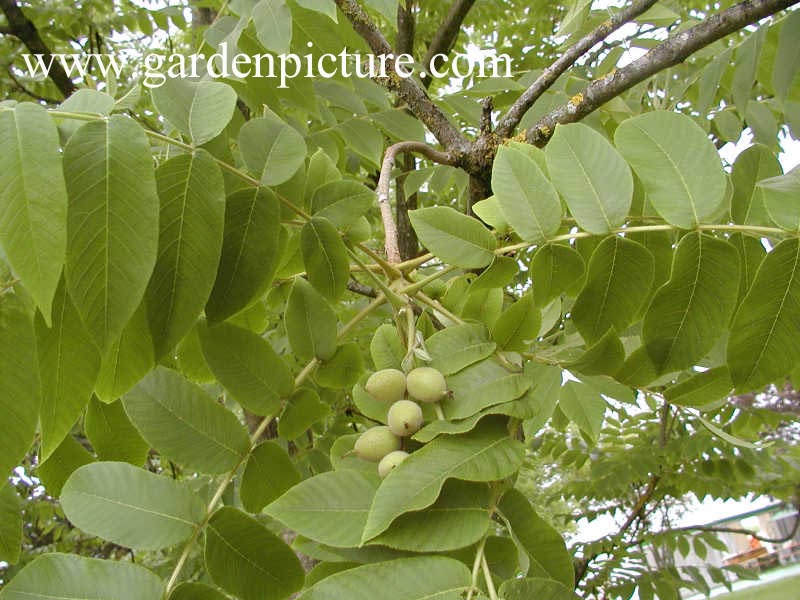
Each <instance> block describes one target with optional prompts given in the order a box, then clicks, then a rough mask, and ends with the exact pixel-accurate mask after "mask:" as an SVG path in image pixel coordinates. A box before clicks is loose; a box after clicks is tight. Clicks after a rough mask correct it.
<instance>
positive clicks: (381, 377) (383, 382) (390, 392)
mask: <svg viewBox="0 0 800 600" xmlns="http://www.w3.org/2000/svg"><path fill="white" fill-rule="evenodd" d="M364 388H365V389H366V390H367V393H368V394H369V395H370V396H372V397H373V398H375V400H382V401H383V402H394V401H395V400H400V398H402V397H403V396H405V395H406V376H405V374H404V373H403V372H402V371H398V370H397V369H382V370H380V371H376V372H375V373H373V374H372V375H370V378H369V379H367V384H366V385H365V386H364Z"/></svg>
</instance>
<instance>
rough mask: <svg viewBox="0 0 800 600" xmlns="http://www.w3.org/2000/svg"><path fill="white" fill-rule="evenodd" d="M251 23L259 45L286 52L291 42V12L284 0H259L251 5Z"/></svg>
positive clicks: (277, 51) (281, 52)
mask: <svg viewBox="0 0 800 600" xmlns="http://www.w3.org/2000/svg"><path fill="white" fill-rule="evenodd" d="M253 25H255V28H256V36H257V37H258V41H259V42H261V45H262V46H264V48H266V49H267V50H269V51H270V52H273V53H274V54H287V53H288V52H289V47H290V45H291V43H292V13H291V11H290V10H289V6H288V5H287V4H286V1H285V0H261V1H260V2H258V4H256V5H255V6H254V7H253Z"/></svg>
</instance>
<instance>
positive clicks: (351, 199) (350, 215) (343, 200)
mask: <svg viewBox="0 0 800 600" xmlns="http://www.w3.org/2000/svg"><path fill="white" fill-rule="evenodd" d="M325 156H327V155H325ZM310 169H311V167H309V170H310ZM337 174H338V171H337ZM374 202H375V192H373V191H372V190H371V189H369V188H368V187H367V186H365V185H363V184H361V183H358V182H357V181H331V182H329V183H326V184H324V185H322V186H320V187H318V188H317V189H316V191H315V192H314V195H313V197H312V200H311V212H312V213H314V216H316V217H322V218H325V219H327V220H328V221H330V222H331V223H333V224H334V225H335V226H336V227H338V228H345V227H348V226H350V225H352V224H353V223H355V222H356V221H357V220H358V219H359V217H361V216H363V215H364V214H366V213H367V211H369V209H370V208H372V205H373V203H374Z"/></svg>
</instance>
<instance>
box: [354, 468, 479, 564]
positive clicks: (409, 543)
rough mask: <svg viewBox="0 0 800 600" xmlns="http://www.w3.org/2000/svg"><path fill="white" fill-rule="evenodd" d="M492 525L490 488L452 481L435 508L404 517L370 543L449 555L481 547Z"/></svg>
mask: <svg viewBox="0 0 800 600" xmlns="http://www.w3.org/2000/svg"><path fill="white" fill-rule="evenodd" d="M490 524H491V517H490V516H489V488H488V487H487V486H486V484H480V483H471V482H467V481H458V480H457V479H452V480H450V481H448V482H446V483H445V484H444V487H442V492H441V494H440V495H439V498H438V499H437V500H436V502H435V503H434V504H433V505H431V506H429V507H428V508H426V509H424V510H421V511H417V512H411V513H406V514H404V515H401V516H400V517H398V518H397V520H395V522H394V523H392V525H391V527H389V529H388V530H386V531H384V532H383V533H382V534H381V535H379V536H378V537H376V538H375V539H374V540H372V542H370V543H371V544H380V545H384V546H389V547H390V548H397V549H399V550H408V551H409V552H447V551H450V550H457V549H459V548H465V547H466V546H471V545H472V544H475V543H477V542H478V541H479V540H480V539H481V538H482V537H483V536H484V535H486V532H487V531H488V530H489V526H490Z"/></svg>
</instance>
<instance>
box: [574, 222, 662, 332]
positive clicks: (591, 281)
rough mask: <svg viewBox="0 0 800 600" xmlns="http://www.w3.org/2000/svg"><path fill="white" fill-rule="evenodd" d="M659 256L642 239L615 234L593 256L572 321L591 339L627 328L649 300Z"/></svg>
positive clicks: (575, 305)
mask: <svg viewBox="0 0 800 600" xmlns="http://www.w3.org/2000/svg"><path fill="white" fill-rule="evenodd" d="M654 274H655V260H654V259H653V255H652V254H651V253H650V251H649V250H648V249H647V248H645V247H644V246H642V245H641V244H640V243H638V242H634V241H632V240H628V239H625V238H621V237H618V236H611V237H607V238H606V239H604V240H603V241H602V242H600V244H599V245H598V246H597V248H596V249H595V251H594V252H593V253H592V257H591V258H590V259H589V268H588V274H587V276H586V284H585V286H584V287H583V289H582V290H581V292H580V293H579V294H578V297H577V298H576V300H575V304H574V305H573V307H572V321H573V323H575V326H576V327H577V328H578V331H579V332H580V334H581V336H582V337H583V339H584V340H586V342H587V343H590V344H591V343H594V342H596V341H597V340H599V339H600V338H601V337H603V335H604V334H605V333H606V331H608V330H609V328H611V327H613V328H614V329H616V330H617V331H619V332H621V331H624V330H625V328H626V327H628V326H629V325H630V324H631V323H633V321H634V320H635V319H636V317H637V315H638V314H639V311H640V310H641V309H642V306H643V305H644V303H645V301H646V300H647V297H648V294H649V291H650V287H651V286H652V284H653V277H654Z"/></svg>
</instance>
